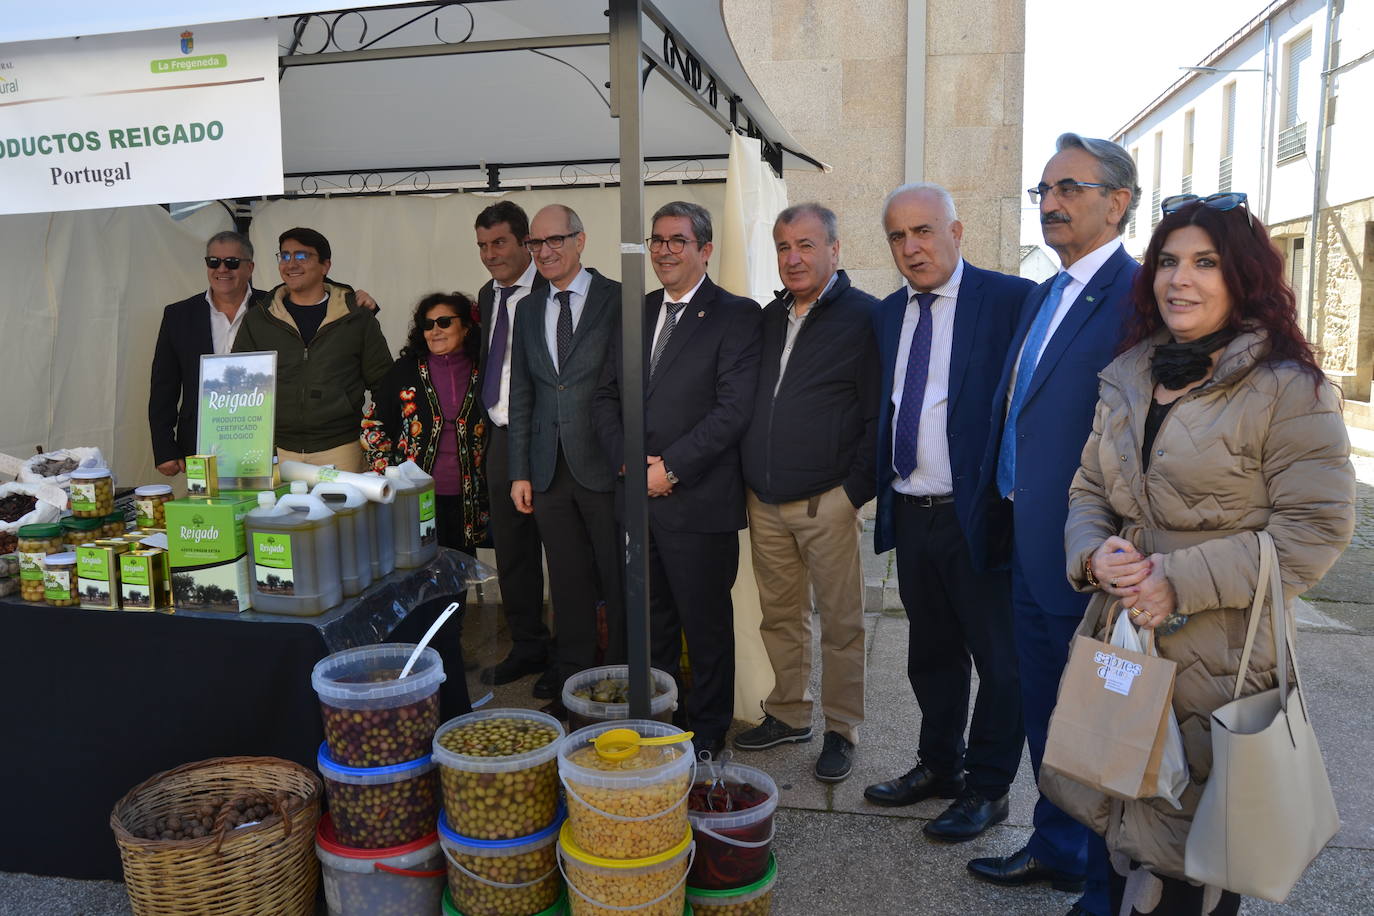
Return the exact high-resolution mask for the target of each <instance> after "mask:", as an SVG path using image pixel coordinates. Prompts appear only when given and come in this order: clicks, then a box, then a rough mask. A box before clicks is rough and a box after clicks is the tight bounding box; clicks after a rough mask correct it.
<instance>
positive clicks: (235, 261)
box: [205, 256, 248, 270]
mask: <svg viewBox="0 0 1374 916" xmlns="http://www.w3.org/2000/svg"><path fill="white" fill-rule="evenodd" d="M247 260H248V259H247V258H212V257H209V256H207V257H206V258H205V266H206V267H208V268H210V269H211V270H219V266H220V265H221V264H223V265H224V266H225V267H227V268H229V269H230V270H238V269H239V265H240V264H242V263H244V262H245V261H247Z"/></svg>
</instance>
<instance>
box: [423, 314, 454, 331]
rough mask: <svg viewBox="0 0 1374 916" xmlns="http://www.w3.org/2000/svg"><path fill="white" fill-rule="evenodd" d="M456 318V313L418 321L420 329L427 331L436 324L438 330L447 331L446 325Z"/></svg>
mask: <svg viewBox="0 0 1374 916" xmlns="http://www.w3.org/2000/svg"><path fill="white" fill-rule="evenodd" d="M457 320H458V316H457V315H440V316H439V317H438V318H425V319H423V320H422V321H421V322H420V330H422V331H429V330H432V329H433V328H434V326H435V325H436V324H437V325H438V326H439V329H440V330H443V331H447V330H448V326H449V325H451V324H453V323H454V322H455V321H457Z"/></svg>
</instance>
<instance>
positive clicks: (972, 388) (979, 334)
mask: <svg viewBox="0 0 1374 916" xmlns="http://www.w3.org/2000/svg"><path fill="white" fill-rule="evenodd" d="M883 228H884V230H885V231H886V233H887V241H888V245H889V247H890V248H891V250H892V258H893V260H894V261H895V262H896V264H897V269H898V270H899V271H900V272H901V274H902V276H903V277H905V278H906V281H907V282H906V285H905V286H903V287H902V288H901V289H899V290H897V292H895V293H893V294H892V295H891V296H889V297H888V298H887V299H885V300H884V301H883V303H882V306H881V310H880V312H879V317H878V341H879V348H880V352H881V354H882V372H883V375H882V378H883V384H882V396H881V402H880V403H881V406H880V411H879V419H878V457H877V462H878V518H877V530H876V533H875V536H874V549H875V550H876V551H878V552H879V553H881V552H883V551H885V550H888V549H889V548H891V547H894V546H895V547H896V548H897V581H898V587H899V589H900V592H901V596H902V604H903V606H904V607H905V608H906V612H907V617H908V619H909V620H910V622H911V633H910V637H909V641H908V644H907V677H908V679H909V680H910V681H911V689H912V691H913V692H914V693H915V694H916V701H917V703H918V704H919V705H920V707H921V735H920V741H919V744H918V755H917V765H916V766H915V767H914V768H913V769H911V770H909V771H908V772H907V773H905V774H904V775H902V776H898V777H896V778H895V779H890V780H888V781H886V782H881V783H878V784H877V785H872V786H869V787H868V788H867V789H865V790H864V797H865V798H867V799H868V800H869V801H871V802H873V803H875V804H879V805H910V804H914V803H915V802H918V801H921V800H922V799H925V798H931V797H938V798H952V799H954V802H953V803H952V804H951V805H950V806H949V807H948V808H947V809H946V810H945V811H944V813H943V814H941V815H940V816H939V817H938V818H936V819H935V820H933V821H931V822H930V823H928V824H926V826H925V833H926V835H927V836H929V837H932V838H934V839H938V840H946V841H951V842H958V841H963V840H971V839H973V838H974V837H976V836H978V835H979V834H980V833H982V832H983V831H984V830H986V829H987V828H988V827H990V826H992V825H993V824H997V823H1000V822H1001V821H1004V820H1006V817H1007V797H1008V791H1009V790H1010V788H1011V783H1012V780H1013V779H1015V778H1016V768H1017V766H1018V765H1019V764H1020V761H1021V741H1022V732H1021V698H1020V688H1019V686H1018V684H1017V680H1016V647H1015V644H1014V640H1013V636H1012V621H1011V594H1010V581H1009V577H1008V575H1007V573H1006V572H1005V571H1001V572H991V573H980V572H978V571H977V570H976V569H975V564H976V563H977V562H980V561H981V560H982V556H981V551H980V549H979V547H978V545H976V544H971V543H970V541H969V539H968V531H969V524H968V520H969V518H970V516H972V515H973V514H974V513H975V512H977V511H978V507H977V504H978V502H979V500H980V499H983V498H986V497H985V494H984V493H983V492H981V491H979V490H978V488H977V484H978V469H979V463H980V462H981V461H982V458H983V453H984V450H985V449H986V445H987V440H988V434H989V418H988V412H987V405H988V401H989V399H990V398H991V397H992V391H993V387H992V386H993V384H994V380H995V379H996V372H997V368H998V367H1000V366H1001V364H1002V362H1003V361H1004V360H1005V358H1006V354H1007V348H1008V347H1009V346H1010V344H1011V337H1012V333H1013V331H1014V330H1015V328H1016V318H1017V316H1018V314H1019V313H1020V309H1021V303H1022V302H1023V300H1024V299H1025V297H1026V292H1027V290H1029V289H1030V287H1031V283H1030V281H1029V280H1022V279H1020V278H1018V277H1009V276H1006V275H1004V274H999V273H994V272H992V271H989V270H980V269H979V268H977V267H974V266H973V265H972V264H969V263H968V262H967V261H964V260H963V259H962V258H961V257H960V254H959V248H960V244H961V242H962V240H963V233H964V227H963V224H962V223H960V222H959V220H958V218H957V216H956V213H955V209H954V200H953V198H951V197H950V194H949V192H948V191H946V190H945V189H944V188H942V187H940V186H939V185H934V184H929V183H920V184H911V185H904V186H902V187H900V188H898V189H897V190H895V191H893V192H892V193H891V194H890V195H888V198H887V203H886V205H885V206H884V209H883ZM975 554H977V555H978V556H977V559H976V560H975V556H974V555H975ZM970 662H971V664H970ZM972 667H976V668H977V670H978V698H977V701H976V702H975V704H974V707H973V721H972V723H971V724H970V726H969V737H968V743H967V746H966V745H965V742H964V725H965V722H966V721H968V706H969V693H970V675H971V668H972Z"/></svg>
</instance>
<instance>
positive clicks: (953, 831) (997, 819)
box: [925, 789, 1007, 843]
mask: <svg viewBox="0 0 1374 916" xmlns="http://www.w3.org/2000/svg"><path fill="white" fill-rule="evenodd" d="M1006 819H1007V794H1006V793H1005V792H1004V793H1003V794H1002V797H1001V798H998V799H995V800H993V801H989V800H988V799H986V798H984V797H983V796H981V795H979V794H978V793H977V792H974V791H973V790H972V789H968V790H965V792H964V794H963V795H960V796H959V797H958V798H957V799H956V800H955V802H954V804H952V805H950V806H949V807H948V808H946V809H945V813H944V814H941V815H940V816H939V817H937V818H936V819H935V820H933V821H931V822H930V823H929V824H926V826H925V835H926V836H928V837H931V838H932V839H936V840H944V841H945V842H947V843H962V842H963V841H965V840H971V839H973V838H974V837H976V836H978V834H980V833H982V832H983V831H984V830H987V829H988V828H989V827H991V826H992V825H993V824H1000V823H1002V822H1003V821H1004V820H1006Z"/></svg>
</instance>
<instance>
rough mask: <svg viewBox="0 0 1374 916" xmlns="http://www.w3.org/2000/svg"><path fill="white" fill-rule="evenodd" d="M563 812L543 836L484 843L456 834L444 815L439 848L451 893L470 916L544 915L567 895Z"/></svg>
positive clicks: (441, 818)
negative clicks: (561, 860) (561, 854)
mask: <svg viewBox="0 0 1374 916" xmlns="http://www.w3.org/2000/svg"><path fill="white" fill-rule="evenodd" d="M562 826H563V810H562V809H561V808H560V809H559V811H558V814H557V817H556V818H555V819H554V822H553V823H552V824H550V825H549V826H548V827H545V828H544V829H543V830H541V831H539V832H538V833H535V834H531V835H530V836H526V837H516V838H514V839H509V840H479V839H476V838H474V837H469V836H463V835H462V834H459V833H456V832H455V831H454V830H453V828H452V827H450V826H449V823H448V817H447V816H446V815H445V814H443V813H440V815H439V842H440V844H441V845H442V846H443V848H444V858H445V865H446V866H447V867H448V887H449V893H450V894H452V895H453V903H454V906H455V907H457V909H458V910H459V912H461V913H463V914H464V916H509V914H511V913H539V912H543V911H544V910H546V909H548V908H549V907H551V906H553V905H554V904H555V903H557V902H558V900H559V898H561V897H562V895H563V876H562V874H560V873H559V871H558V847H557V843H558V831H559V828H561V827H562Z"/></svg>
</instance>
